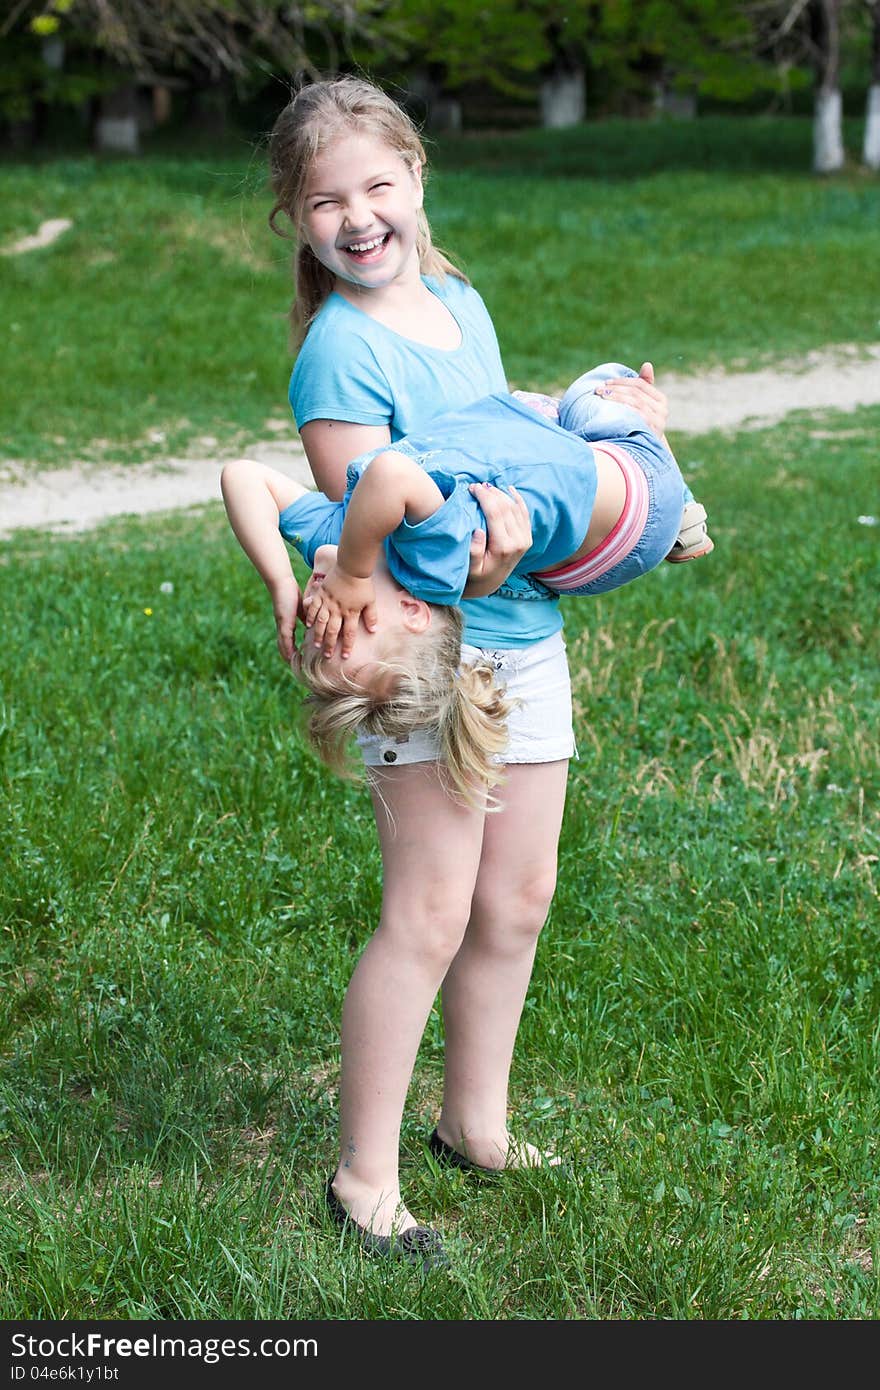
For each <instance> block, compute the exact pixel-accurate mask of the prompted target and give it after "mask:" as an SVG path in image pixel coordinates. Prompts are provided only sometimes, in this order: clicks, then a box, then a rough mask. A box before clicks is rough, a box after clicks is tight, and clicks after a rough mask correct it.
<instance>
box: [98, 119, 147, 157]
mask: <svg viewBox="0 0 880 1390" xmlns="http://www.w3.org/2000/svg"><path fill="white" fill-rule="evenodd" d="M95 144H96V145H97V147H98V149H99V150H103V151H107V152H110V151H112V152H113V153H114V154H137V153H138V151H139V150H140V138H139V131H138V122H137V116H99V117H98V120H97V122H96V123H95Z"/></svg>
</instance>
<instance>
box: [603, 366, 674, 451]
mask: <svg viewBox="0 0 880 1390" xmlns="http://www.w3.org/2000/svg"><path fill="white" fill-rule="evenodd" d="M597 395H601V396H605V397H610V398H611V399H612V400H615V401H618V402H619V403H620V404H621V405H628V406H631V407H632V409H633V410H637V411H638V412H639V414H640V415H641V416H642V418H643V419H644V420H646V421H647V423H648V427H649V428H650V429H652V430H653V431H654V433H655V434H656V435H658V436H659V437H660V438H661V439H662V438H663V435H664V434H665V433H666V423H667V420H668V419H669V402H668V401H667V399H666V396H665V395H664V393H663V392H662V391H660V390H658V388H657V387H656V386H655V385H654V367H653V364H652V363H651V362H643V363H642V365H641V367H640V368H639V374H638V376H623V377H613V378H612V379H611V380H610V381H606V382H605V384H604V386H603V387H602V389H601V390H600V391H598V392H597Z"/></svg>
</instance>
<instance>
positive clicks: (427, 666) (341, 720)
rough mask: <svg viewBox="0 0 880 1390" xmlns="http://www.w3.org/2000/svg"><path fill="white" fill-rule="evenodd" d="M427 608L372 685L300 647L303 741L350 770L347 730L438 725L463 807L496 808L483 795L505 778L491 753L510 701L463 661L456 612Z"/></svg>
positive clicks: (503, 734)
mask: <svg viewBox="0 0 880 1390" xmlns="http://www.w3.org/2000/svg"><path fill="white" fill-rule="evenodd" d="M431 612H432V615H433V617H432V622H431V624H430V627H428V628H427V630H426V631H425V632H423V633H417V634H413V635H410V636H407V638H406V639H405V643H404V646H403V649H402V653H398V654H397V655H391V656H389V658H388V659H386V660H383V661H381V662H379V663H378V667H379V671H380V673H381V675H382V676H383V677H386V678H387V679H385V680H382V681H380V682H379V683H377V686H376V688H375V689H374V690H373V691H369V690H364V689H363V688H362V687H360V686H358V685H357V683H356V682H355V681H352V680H350V679H349V678H348V677H347V676H346V674H345V672H344V671H340V670H339V667H338V666H337V667H335V668H334V667H331V666H329V665H328V663H327V662H326V661H325V660H324V659H323V656H322V654H321V649H320V647H319V646H318V645H317V644H316V643H314V642H310V643H308V644H307V645H306V646H305V648H304V650H303V652H302V661H301V666H300V672H299V674H300V678H301V679H302V681H303V683H304V684H305V686H306V687H307V689H308V692H309V694H308V696H307V698H306V707H307V709H308V710H309V720H308V725H307V731H308V736H309V739H310V740H311V742H312V745H313V746H314V748H315V750H316V752H317V753H318V755H319V757H321V758H322V759H323V761H324V762H325V763H327V765H328V767H331V768H332V769H333V770H334V772H337V773H339V774H340V775H341V776H352V775H354V773H353V770H352V766H351V764H350V762H349V760H348V758H347V756H346V755H347V751H348V740H349V737H350V736H351V735H352V734H354V733H360V732H363V733H365V734H376V735H378V736H379V737H380V738H383V739H400V740H403V739H406V738H407V737H408V736H409V735H410V734H413V733H414V732H415V731H416V730H417V729H426V728H433V729H436V730H437V732H438V738H439V746H440V761H441V763H442V764H443V765H444V766H445V768H446V771H447V773H448V776H449V780H450V782H451V783H452V789H453V792H454V794H457V795H458V796H459V798H460V799H461V800H462V801H464V802H466V803H467V804H468V805H469V806H475V807H478V808H480V809H483V810H500V805H499V803H498V802H497V800H496V799H495V798H494V797H491V796H488V795H487V793H488V789H489V788H490V787H493V786H496V785H497V784H498V783H499V782H501V781H502V780H503V768H502V765H501V764H499V763H496V762H495V761H494V759H495V755H496V754H499V753H503V752H504V749H505V748H506V747H507V718H508V715H509V714H510V710H511V708H512V704H513V702H512V701H510V700H508V699H507V697H506V696H505V695H504V694H503V693H502V691H501V690H499V688H498V686H497V685H496V684H495V676H494V672H493V670H492V667H491V666H490V665H489V663H488V662H487V661H476V662H474V663H473V664H465V665H462V664H461V639H462V631H463V627H464V621H463V618H462V614H461V610H460V609H458V608H446V607H444V608H438V607H435V606H433V605H432V607H431Z"/></svg>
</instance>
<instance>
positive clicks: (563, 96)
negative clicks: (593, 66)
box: [541, 67, 587, 130]
mask: <svg viewBox="0 0 880 1390" xmlns="http://www.w3.org/2000/svg"><path fill="white" fill-rule="evenodd" d="M586 113H587V102H586V86H585V83H584V70H583V68H580V67H571V68H557V69H556V70H555V71H554V72H552V73H551V74H550V75H549V77H545V78H544V81H543V82H542V83H541V124H542V125H543V126H545V127H546V128H547V129H548V130H562V129H563V128H564V127H565V126H572V125H579V124H580V123H581V121H582V120H583V119H584V118H585V116H586Z"/></svg>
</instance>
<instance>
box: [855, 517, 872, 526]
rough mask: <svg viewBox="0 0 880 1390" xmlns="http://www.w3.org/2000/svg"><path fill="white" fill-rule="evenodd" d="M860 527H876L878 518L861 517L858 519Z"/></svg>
mask: <svg viewBox="0 0 880 1390" xmlns="http://www.w3.org/2000/svg"><path fill="white" fill-rule="evenodd" d="M856 519H857V521H858V523H859V525H860V526H876V525H877V518H876V516H860V517H857V518H856Z"/></svg>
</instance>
